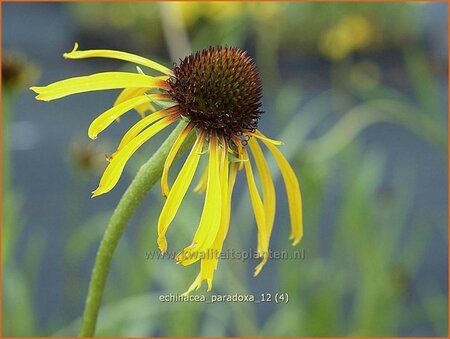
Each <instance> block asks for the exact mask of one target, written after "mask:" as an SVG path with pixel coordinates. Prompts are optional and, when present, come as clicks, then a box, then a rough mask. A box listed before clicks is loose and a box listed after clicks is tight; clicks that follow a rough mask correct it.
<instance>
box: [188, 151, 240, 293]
mask: <svg viewBox="0 0 450 339" xmlns="http://www.w3.org/2000/svg"><path fill="white" fill-rule="evenodd" d="M227 161H228V160H227ZM238 168H239V165H238V164H237V163H231V164H230V173H229V179H228V183H227V186H228V189H227V190H226V192H227V194H228V197H227V199H224V200H223V201H225V204H227V206H226V207H223V208H222V215H221V221H220V230H219V232H218V233H217V237H216V240H215V241H214V244H213V248H215V249H217V253H219V254H220V252H221V251H222V247H223V242H224V240H225V238H226V236H227V233H228V229H229V225H230V215H231V200H232V199H231V198H232V194H233V188H234V184H235V182H236V175H237V172H238ZM223 175H224V173H222V174H221V176H222V179H221V181H222V184H223V179H224V178H223ZM223 193H224V191H222V196H223ZM214 259H216V260H215V262H214V263H212V264H211V263H210V265H206V260H207V259H202V261H201V265H200V273H199V274H198V275H197V277H196V278H195V280H194V282H193V283H192V285H191V286H190V287H189V289H188V290H187V291H186V292H185V293H184V295H188V294H189V293H191V292H192V291H193V290H198V289H199V288H200V286H201V284H202V281H203V280H206V281H207V282H208V291H210V290H211V289H212V281H213V277H214V270H215V269H216V268H217V263H218V260H217V259H218V256H217V257H215V258H214ZM211 267H212V270H211V269H210V268H211Z"/></svg>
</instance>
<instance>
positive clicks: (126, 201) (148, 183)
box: [80, 121, 195, 337]
mask: <svg viewBox="0 0 450 339" xmlns="http://www.w3.org/2000/svg"><path fill="white" fill-rule="evenodd" d="M185 126H186V123H185V122H184V121H181V122H180V123H179V125H178V126H177V127H176V128H175V129H174V130H173V132H172V133H171V134H170V135H169V137H168V138H167V140H166V141H165V142H164V143H163V144H162V145H161V147H160V148H159V149H158V150H157V151H156V153H154V154H153V156H152V157H151V158H150V159H149V160H148V161H147V162H146V163H145V164H144V165H143V166H142V167H141V168H140V169H139V171H138V173H137V174H136V177H135V178H134V179H133V181H132V182H131V184H130V186H129V187H128V189H127V190H126V192H125V193H124V195H123V196H122V198H121V199H120V201H119V204H118V205H117V207H116V209H115V211H114V213H113V215H112V216H111V219H110V221H109V224H108V227H107V228H106V231H105V234H104V235H103V239H102V241H101V243H100V247H99V249H98V252H97V257H96V259H95V264H94V269H93V271H92V275H91V281H90V283H89V291H88V295H87V298H86V305H85V309H84V314H83V320H82V323H81V331H80V337H93V336H94V334H95V327H96V324H97V316H98V312H99V309H100V304H101V301H102V296H103V290H104V289H105V283H106V278H107V277H108V273H109V269H110V266H111V260H112V257H113V254H114V251H115V249H116V247H117V244H118V242H119V240H120V238H121V236H122V234H123V231H124V229H125V226H126V225H127V223H128V221H129V220H130V218H131V217H132V216H133V213H134V211H135V210H136V208H137V207H138V206H139V204H140V203H141V201H142V200H143V199H144V197H145V196H146V193H147V192H148V191H149V190H150V189H151V188H152V186H153V185H154V184H155V183H156V182H157V181H158V180H159V178H161V174H162V170H163V166H164V161H165V159H166V157H167V155H168V153H169V150H170V148H171V147H172V145H173V143H174V142H175V140H176V138H177V136H178V135H179V134H180V133H181V131H182V130H183V128H184V127H185ZM194 134H195V133H191V135H190V136H189V137H188V139H186V141H185V142H184V144H183V146H182V147H181V148H180V151H179V153H178V154H182V153H183V152H184V151H185V150H186V149H187V148H188V147H189V146H190V145H192V143H193V139H194Z"/></svg>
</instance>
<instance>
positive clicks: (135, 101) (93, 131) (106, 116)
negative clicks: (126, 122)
mask: <svg viewBox="0 0 450 339" xmlns="http://www.w3.org/2000/svg"><path fill="white" fill-rule="evenodd" d="M149 101H150V99H149V98H148V97H147V96H146V95H142V96H140V97H136V98H131V99H129V100H127V101H124V102H122V103H120V104H119V105H116V106H114V107H112V108H110V109H108V110H107V111H105V112H103V113H102V114H100V115H99V116H98V117H97V118H95V119H94V121H92V123H91V124H90V125H89V128H88V136H89V138H91V139H97V136H98V135H99V134H100V133H101V132H102V131H104V130H105V129H106V128H107V127H108V126H109V125H111V124H112V123H113V122H114V120H116V119H117V118H119V117H120V116H121V115H123V114H125V113H126V112H128V111H129V110H130V109H132V108H135V107H136V106H138V105H141V104H143V103H146V102H149Z"/></svg>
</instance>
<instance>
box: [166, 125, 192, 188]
mask: <svg viewBox="0 0 450 339" xmlns="http://www.w3.org/2000/svg"><path fill="white" fill-rule="evenodd" d="M193 127H194V125H193V124H191V123H189V124H188V125H187V126H186V127H185V128H184V129H183V131H182V132H181V133H180V134H179V135H178V137H177V139H176V140H175V142H174V144H173V146H172V148H171V149H170V151H169V154H168V155H167V158H166V161H165V162H164V168H163V172H162V176H161V192H162V195H163V196H164V197H167V196H168V195H169V191H170V189H169V183H168V176H169V169H170V167H171V166H172V163H173V161H174V159H175V157H176V155H177V154H178V151H179V150H180V147H181V145H182V144H183V142H184V140H185V139H186V137H187V136H188V134H189V133H190V132H191V130H192V128H193Z"/></svg>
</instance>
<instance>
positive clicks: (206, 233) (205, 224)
mask: <svg viewBox="0 0 450 339" xmlns="http://www.w3.org/2000/svg"><path fill="white" fill-rule="evenodd" d="M219 164H220V159H219V152H218V140H217V135H215V134H213V135H211V137H210V140H209V161H208V185H207V187H206V194H205V203H204V205H203V212H202V216H201V217H200V224H199V226H198V228H197V231H196V232H195V235H194V240H193V242H192V244H191V245H190V246H188V247H186V248H185V249H184V250H183V251H182V252H180V253H179V254H178V255H177V257H176V260H177V263H179V264H181V265H184V266H185V265H190V264H192V263H194V262H196V261H197V260H199V259H200V255H201V254H202V252H204V251H206V250H208V249H209V248H211V245H212V244H213V242H214V240H215V238H216V236H217V232H218V230H219V226H220V218H221V209H222V196H221V185H220V169H219Z"/></svg>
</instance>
